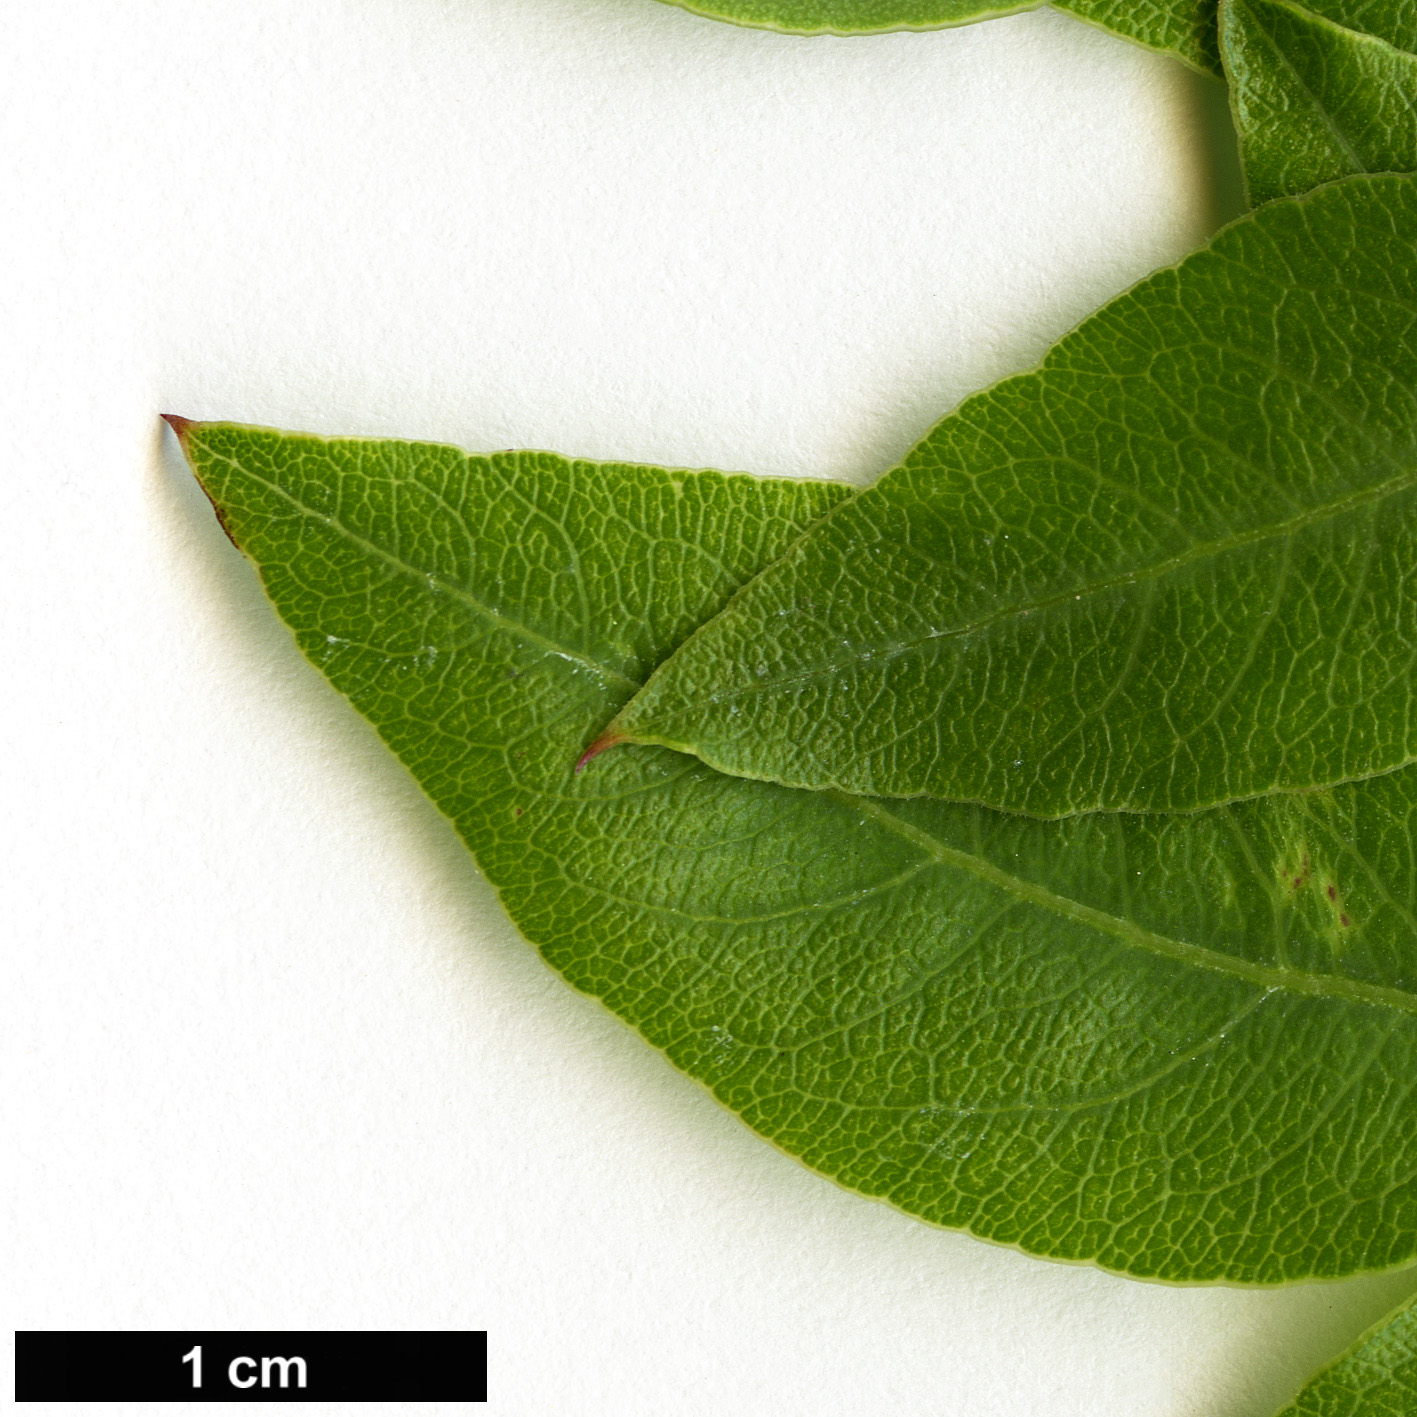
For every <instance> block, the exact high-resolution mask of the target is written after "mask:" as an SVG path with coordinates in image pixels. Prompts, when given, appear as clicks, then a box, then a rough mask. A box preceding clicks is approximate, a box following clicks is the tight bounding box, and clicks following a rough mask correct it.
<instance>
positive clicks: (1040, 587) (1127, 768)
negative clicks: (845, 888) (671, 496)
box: [605, 177, 1417, 816]
mask: <svg viewBox="0 0 1417 1417" xmlns="http://www.w3.org/2000/svg"><path fill="white" fill-rule="evenodd" d="M1414 231H1417V184H1414V181H1413V180H1412V179H1411V178H1407V177H1375V178H1364V177H1358V178H1351V179H1348V180H1346V181H1344V182H1340V183H1335V184H1331V185H1329V186H1328V187H1325V188H1322V189H1320V190H1318V191H1316V192H1314V193H1313V194H1311V195H1310V196H1308V197H1305V198H1303V199H1300V200H1297V201H1289V202H1276V203H1272V204H1270V205H1269V206H1267V207H1263V208H1261V209H1260V210H1259V211H1258V212H1256V213H1255V214H1253V215H1252V216H1250V217H1248V218H1245V219H1243V220H1241V221H1239V222H1237V223H1235V224H1234V225H1232V226H1231V227H1229V228H1227V229H1226V230H1225V231H1224V232H1222V233H1221V235H1220V236H1219V237H1217V238H1216V240H1215V241H1214V242H1213V244H1212V245H1211V246H1210V247H1209V248H1208V249H1205V250H1202V251H1200V252H1198V253H1196V254H1195V255H1193V256H1191V257H1189V258H1188V259H1187V260H1185V261H1184V262H1182V263H1181V264H1180V265H1179V266H1178V267H1176V268H1174V269H1170V270H1163V271H1160V272H1158V273H1157V274H1155V275H1153V276H1151V277H1149V278H1148V279H1147V280H1145V281H1143V282H1141V283H1140V284H1139V285H1137V286H1135V287H1134V288H1133V289H1132V290H1131V291H1129V292H1128V293H1126V294H1125V295H1123V296H1120V297H1119V298H1118V299H1116V300H1114V301H1113V302H1112V303H1111V304H1110V305H1108V306H1106V307H1104V308H1103V309H1102V310H1101V311H1100V312H1098V313H1097V314H1095V315H1093V316H1092V317H1091V318H1090V319H1088V320H1087V321H1085V322H1084V323H1083V324H1082V325H1081V326H1080V327H1079V328H1078V329H1077V330H1075V331H1074V332H1073V333H1072V334H1071V335H1069V336H1067V337H1066V338H1065V339H1063V340H1062V341H1060V342H1059V343H1058V344H1057V345H1056V346H1054V348H1053V350H1052V351H1051V352H1050V354H1049V355H1048V357H1047V358H1046V359H1045V361H1044V362H1043V364H1042V365H1041V366H1040V368H1039V369H1038V370H1037V371H1035V372H1033V373H1030V374H1025V375H1021V376H1019V377H1017V378H1013V379H1008V380H1005V381H1004V382H1003V383H1001V384H998V385H996V386H995V387H994V388H992V389H989V390H987V391H985V392H984V393H982V394H978V395H975V396H974V397H973V398H971V399H969V400H967V401H966V402H965V403H964V404H963V405H962V406H961V407H960V409H959V410H958V411H957V412H956V413H954V414H952V415H950V416H949V417H947V418H945V419H944V420H943V421H942V422H941V423H939V424H938V425H936V427H935V428H934V430H933V431H932V432H931V433H930V434H929V435H928V436H927V437H926V438H925V439H924V441H923V442H922V443H921V444H920V445H919V446H918V447H917V448H916V449H915V450H914V451H913V452H912V453H911V454H910V455H909V456H908V457H907V458H906V460H905V462H904V463H903V464H902V465H901V466H900V467H899V468H897V469H895V470H894V471H892V472H889V473H887V474H886V475H885V476H884V477H883V478H881V479H880V481H878V482H877V483H876V484H875V485H874V486H872V487H870V488H868V489H867V490H866V491H864V492H862V493H861V494H860V495H859V496H857V497H855V498H853V499H852V500H851V501H849V502H846V503H843V504H842V505H841V506H840V507H838V508H836V509H835V510H834V511H833V512H832V513H831V514H830V515H829V516H827V517H825V518H824V519H823V520H822V522H821V523H820V524H819V525H818V526H816V527H814V528H813V529H812V531H811V532H810V533H808V535H806V536H805V537H804V538H803V539H802V540H801V541H800V542H798V543H797V544H796V545H795V546H794V547H793V549H792V550H791V551H790V552H789V553H788V555H787V556H786V557H784V559H783V560H782V561H781V562H779V563H778V564H777V565H775V566H774V567H772V568H771V569H770V570H768V571H767V572H765V573H764V574H763V575H761V576H759V577H758V578H757V579H756V580H755V581H754V582H753V583H752V585H750V586H748V587H747V588H746V589H745V590H744V591H743V592H742V593H741V594H740V595H739V596H738V597H737V598H736V599H735V600H734V602H733V603H732V605H731V606H730V607H729V608H728V610H726V611H725V612H724V613H723V614H722V615H720V616H719V617H718V618H717V619H716V620H714V621H713V622H711V623H710V624H709V625H707V626H705V627H704V629H702V630H701V631H699V632H698V633H697V634H696V635H695V636H694V637H693V638H691V639H690V640H689V641H688V642H687V643H686V644H685V645H684V646H682V647H681V648H680V649H679V651H678V652H677V653H676V654H675V655H674V656H673V657H672V658H671V659H669V660H668V662H667V663H666V664H665V665H663V666H661V668H660V669H659V670H658V671H657V672H656V674H655V675H654V677H653V678H652V679H651V680H650V682H649V684H648V685H647V687H646V689H645V690H644V691H643V693H642V694H641V695H640V696H639V697H637V698H636V700H635V701H634V703H633V704H631V705H630V707H629V708H628V709H627V710H626V711H625V712H624V713H622V714H621V715H620V716H619V718H618V719H617V720H616V724H615V726H614V728H613V730H612V732H611V734H610V735H609V736H608V737H607V739H606V740H605V741H606V742H612V741H617V740H619V739H626V738H628V739H631V740H634V741H638V742H653V743H658V744H662V745H664V746H669V747H673V748H676V749H681V750H686V751H691V752H694V753H696V754H698V755H699V756H700V757H702V758H703V759H704V760H705V761H706V762H709V763H710V764H711V765H713V766H715V767H717V768H719V769H721V770H723V771H727V772H732V773H735V774H738V775H743V776H749V777H756V778H763V779H770V780H774V781H779V782H783V783H786V784H789V785H793V786H803V787H809V788H817V789H820V788H840V789H842V790H846V791H853V792H867V793H877V794H886V795H902V796H904V795H910V794H919V793H926V794H931V795H934V796H938V797H941V798H949V799H958V800H968V801H978V802H982V803H985V804H988V805H991V806H996V807H999V808H1002V809H1008V810H1022V811H1026V812H1029V813H1032V814H1036V815H1039V816H1059V815H1064V814H1067V813H1074V812H1085V811H1093V810H1102V809H1129V810H1193V809H1196V808H1203V807H1206V806H1209V805H1213V804H1216V803H1219V802H1223V801H1227V800H1234V799H1238V798H1243V797H1248V796H1253V795H1256V794H1260V793H1265V792H1270V791H1276V790H1294V789H1307V788H1311V787H1316V786H1322V785H1326V784H1333V783H1337V782H1341V781H1344V780H1350V779H1354V778H1357V777H1361V776H1365V775H1368V774H1371V773H1375V772H1381V771H1385V770H1389V769H1392V768H1394V767H1397V766H1400V765H1402V764H1403V763H1406V762H1409V761H1412V759H1413V757H1414V755H1415V754H1417V700H1414V695H1413V684H1414V682H1417V680H1415V679H1414V675H1417V486H1415V485H1414V484H1417V252H1414V238H1413V232H1414Z"/></svg>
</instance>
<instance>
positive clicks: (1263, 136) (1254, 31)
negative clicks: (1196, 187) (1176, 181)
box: [1220, 0, 1417, 203]
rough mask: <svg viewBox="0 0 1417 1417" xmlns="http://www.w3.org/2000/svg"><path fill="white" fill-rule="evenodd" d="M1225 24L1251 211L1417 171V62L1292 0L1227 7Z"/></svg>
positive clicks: (1229, 1)
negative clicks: (1359, 179) (1344, 184)
mask: <svg viewBox="0 0 1417 1417" xmlns="http://www.w3.org/2000/svg"><path fill="white" fill-rule="evenodd" d="M1411 8H1413V9H1417V5H1413V6H1411ZM1220 15H1221V36H1222V47H1223V52H1224V56H1225V66H1226V71H1227V73H1228V74H1229V78H1230V94H1231V101H1232V104H1233V106H1234V110H1235V121H1236V127H1237V128H1238V130H1239V134H1240V147H1241V153H1242V156H1243V158H1244V165H1245V182H1246V185H1247V187H1248V188H1249V193H1250V200H1251V201H1252V202H1255V203H1259V202H1268V201H1271V200H1272V199H1273V198H1275V197H1284V196H1297V195H1299V194H1300V193H1302V192H1307V191H1308V190H1309V189H1310V188H1311V187H1316V186H1318V185H1319V183H1321V182H1328V181H1331V180H1332V179H1333V178H1336V177H1344V176H1347V175H1348V174H1349V173H1353V172H1410V171H1413V170H1414V169H1417V55H1413V54H1409V53H1407V52H1406V51H1404V50H1401V49H1396V48H1394V47H1393V46H1392V45H1390V44H1387V43H1386V42H1384V41H1383V40H1381V39H1375V38H1373V37H1372V36H1370V35H1365V34H1359V33H1358V32H1357V31H1355V30H1350V29H1344V28H1342V27H1341V26H1339V25H1336V24H1334V23H1332V21H1330V20H1325V19H1321V18H1320V17H1319V16H1317V15H1315V14H1313V13H1312V12H1311V11H1309V10H1304V9H1301V8H1300V7H1299V6H1297V5H1291V4H1288V3H1287V0H1223V2H1222V4H1221V8H1220Z"/></svg>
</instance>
